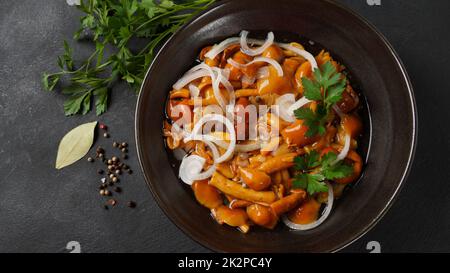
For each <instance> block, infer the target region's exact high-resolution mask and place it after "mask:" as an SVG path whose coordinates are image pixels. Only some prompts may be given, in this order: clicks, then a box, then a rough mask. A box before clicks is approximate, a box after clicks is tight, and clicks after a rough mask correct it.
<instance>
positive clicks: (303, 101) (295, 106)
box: [288, 97, 311, 115]
mask: <svg viewBox="0 0 450 273" xmlns="http://www.w3.org/2000/svg"><path fill="white" fill-rule="evenodd" d="M310 102H311V101H310V100H308V99H307V98H306V97H302V98H300V99H299V100H298V101H296V102H295V103H294V104H292V105H291V106H290V107H289V109H288V111H289V113H292V115H294V111H295V110H297V109H298V108H300V107H303V106H304V105H306V104H308V103H310Z"/></svg>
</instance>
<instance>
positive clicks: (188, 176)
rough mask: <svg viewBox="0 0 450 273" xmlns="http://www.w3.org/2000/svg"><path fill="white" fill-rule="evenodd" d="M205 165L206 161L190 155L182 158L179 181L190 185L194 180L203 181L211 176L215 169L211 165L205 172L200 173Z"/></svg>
mask: <svg viewBox="0 0 450 273" xmlns="http://www.w3.org/2000/svg"><path fill="white" fill-rule="evenodd" d="M205 163H206V159H204V158H203V157H201V156H198V155H190V156H186V157H184V158H183V161H181V165H180V171H179V176H180V178H181V180H182V181H183V182H184V183H186V184H188V185H192V183H194V181H196V180H203V179H206V178H209V177H211V176H212V174H213V173H214V171H215V170H216V167H215V166H214V165H213V166H211V167H209V169H208V170H206V171H205V172H203V173H202V172H201V171H202V169H203V166H204V165H205Z"/></svg>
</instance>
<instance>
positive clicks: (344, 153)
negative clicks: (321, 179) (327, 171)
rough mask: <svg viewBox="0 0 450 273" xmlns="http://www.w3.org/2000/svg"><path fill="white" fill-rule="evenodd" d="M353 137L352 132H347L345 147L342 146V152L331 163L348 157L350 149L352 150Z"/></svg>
mask: <svg viewBox="0 0 450 273" xmlns="http://www.w3.org/2000/svg"><path fill="white" fill-rule="evenodd" d="M351 139H352V138H351V136H350V134H346V135H345V143H344V147H343V148H342V150H341V152H340V153H339V154H338V156H337V157H336V160H335V161H333V162H332V163H331V165H334V164H336V163H338V162H339V161H341V160H343V159H345V158H346V157H347V154H348V151H349V150H350V141H351Z"/></svg>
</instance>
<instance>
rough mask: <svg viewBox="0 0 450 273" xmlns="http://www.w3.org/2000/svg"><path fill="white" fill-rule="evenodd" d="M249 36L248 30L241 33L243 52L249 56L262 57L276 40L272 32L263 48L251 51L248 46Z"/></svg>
mask: <svg viewBox="0 0 450 273" xmlns="http://www.w3.org/2000/svg"><path fill="white" fill-rule="evenodd" d="M247 35H248V31H246V30H243V31H241V35H240V36H241V38H240V44H241V51H242V52H243V53H245V54H247V55H249V56H256V55H261V54H262V53H263V52H264V50H266V49H267V48H268V47H269V46H271V45H272V44H273V40H274V38H275V36H274V35H273V32H272V31H271V32H269V33H268V34H267V38H266V41H265V42H264V44H263V45H262V46H260V47H258V48H255V49H251V48H250V47H249V46H248V44H247Z"/></svg>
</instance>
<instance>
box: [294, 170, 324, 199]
mask: <svg viewBox="0 0 450 273" xmlns="http://www.w3.org/2000/svg"><path fill="white" fill-rule="evenodd" d="M324 179H325V178H324V176H323V175H322V174H306V173H302V174H298V175H296V176H295V178H294V181H293V182H292V186H293V187H294V188H300V189H304V190H306V191H307V192H308V194H309V195H314V194H316V193H319V192H327V191H328V187H327V185H326V184H325V183H324V182H323V180H324Z"/></svg>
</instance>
